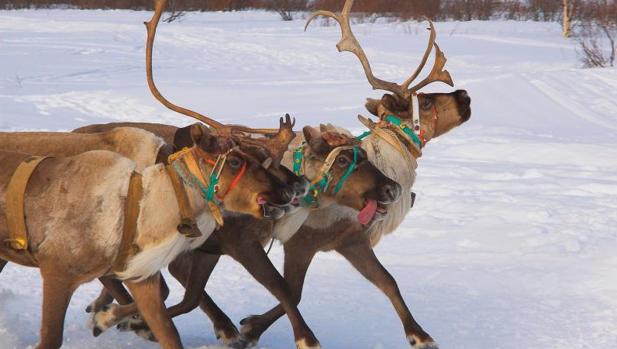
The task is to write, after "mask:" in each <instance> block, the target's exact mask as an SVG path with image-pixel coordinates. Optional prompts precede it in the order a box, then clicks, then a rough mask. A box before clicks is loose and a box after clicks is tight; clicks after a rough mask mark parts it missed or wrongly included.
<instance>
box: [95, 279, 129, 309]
mask: <svg viewBox="0 0 617 349" xmlns="http://www.w3.org/2000/svg"><path fill="white" fill-rule="evenodd" d="M99 281H100V282H101V284H103V288H102V289H101V293H100V294H99V296H98V297H97V299H95V300H94V301H93V302H92V303H90V305H88V307H87V308H86V313H97V312H99V311H103V310H107V309H106V308H107V307H108V306H109V305H110V304H111V303H113V301H114V299H115V300H117V301H118V303H119V304H130V303H133V298H131V295H130V294H129V293H128V291H127V290H126V289H125V288H124V286H123V285H122V281H120V280H118V279H116V278H114V277H111V276H103V277H101V278H99Z"/></svg>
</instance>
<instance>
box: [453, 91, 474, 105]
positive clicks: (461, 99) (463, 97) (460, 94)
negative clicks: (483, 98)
mask: <svg viewBox="0 0 617 349" xmlns="http://www.w3.org/2000/svg"><path fill="white" fill-rule="evenodd" d="M454 97H455V98H456V101H457V102H458V104H459V105H460V106H466V107H468V106H469V105H470V104H471V98H470V97H469V94H468V93H467V91H465V90H458V91H456V92H454Z"/></svg>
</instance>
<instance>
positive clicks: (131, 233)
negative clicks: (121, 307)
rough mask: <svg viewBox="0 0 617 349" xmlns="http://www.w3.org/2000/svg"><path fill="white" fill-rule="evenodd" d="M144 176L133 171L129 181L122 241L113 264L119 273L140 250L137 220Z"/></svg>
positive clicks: (115, 270) (113, 268) (113, 267)
mask: <svg viewBox="0 0 617 349" xmlns="http://www.w3.org/2000/svg"><path fill="white" fill-rule="evenodd" d="M143 191H144V189H143V178H142V175H141V174H139V173H137V172H133V174H132V175H131V180H130V182H129V191H128V194H127V196H126V203H125V204H124V226H123V228H122V240H121V241H120V252H118V256H117V257H116V260H115V261H114V264H113V265H112V269H111V270H113V271H114V272H116V273H118V272H121V271H124V270H125V269H126V264H127V261H128V259H129V257H130V256H133V255H135V254H136V253H137V252H138V247H137V246H136V245H135V238H136V237H137V220H138V219H139V211H140V207H139V204H140V202H141V199H142V197H143Z"/></svg>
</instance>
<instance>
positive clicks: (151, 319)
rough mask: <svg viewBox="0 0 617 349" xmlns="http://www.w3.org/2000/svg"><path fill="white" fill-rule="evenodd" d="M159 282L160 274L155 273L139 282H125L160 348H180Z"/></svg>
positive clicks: (180, 344) (178, 337) (178, 338)
mask: <svg viewBox="0 0 617 349" xmlns="http://www.w3.org/2000/svg"><path fill="white" fill-rule="evenodd" d="M160 280H161V274H160V273H157V274H156V275H154V276H151V277H150V278H148V279H146V280H144V281H141V282H133V281H126V285H127V287H128V288H129V290H130V291H131V294H132V295H133V298H134V299H135V303H136V304H137V307H138V308H139V312H140V313H141V315H142V316H143V318H144V319H145V320H146V322H147V323H148V326H149V327H150V328H151V329H152V332H153V333H154V335H155V336H156V339H157V340H158V342H159V343H160V345H161V347H162V348H164V349H176V348H182V343H181V342H180V336H179V334H178V330H177V329H176V326H174V324H173V322H172V321H171V319H170V318H169V316H167V308H165V304H164V303H163V297H162V294H161V293H162V292H161V281H160Z"/></svg>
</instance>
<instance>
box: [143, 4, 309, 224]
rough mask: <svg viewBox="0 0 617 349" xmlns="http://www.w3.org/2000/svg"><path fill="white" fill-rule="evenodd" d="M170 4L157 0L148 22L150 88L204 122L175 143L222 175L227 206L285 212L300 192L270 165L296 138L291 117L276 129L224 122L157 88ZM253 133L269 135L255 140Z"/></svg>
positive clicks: (272, 213) (268, 213)
mask: <svg viewBox="0 0 617 349" xmlns="http://www.w3.org/2000/svg"><path fill="white" fill-rule="evenodd" d="M166 5H167V1H166V0H155V13H154V15H153V17H152V20H151V21H150V22H147V23H145V24H146V28H147V30H148V38H147V45H146V73H147V79H148V87H149V88H150V91H151V92H152V94H153V95H154V97H155V98H156V99H157V100H158V101H159V102H161V103H162V104H163V105H165V106H166V107H167V108H169V109H171V110H173V111H176V112H178V113H180V114H183V115H186V116H189V117H191V118H194V119H197V120H199V121H201V122H202V123H203V124H196V125H192V126H190V127H189V128H185V129H181V130H179V131H178V133H177V134H176V137H175V141H176V146H180V148H182V147H192V148H191V151H193V152H195V154H196V155H197V157H198V158H199V159H200V162H201V164H200V165H201V168H202V170H203V171H202V172H203V173H217V174H218V187H219V190H218V192H217V196H218V197H219V199H220V201H222V203H223V205H224V207H225V208H226V209H227V210H229V211H234V212H240V213H247V214H251V215H253V216H255V217H257V218H263V217H264V216H268V217H273V218H280V217H281V216H282V215H283V214H284V212H285V211H284V208H285V207H286V206H289V205H290V204H291V201H292V200H293V198H294V197H295V192H296V191H295V189H294V187H292V186H290V185H288V184H287V183H285V182H283V181H281V179H279V178H278V177H277V176H276V175H275V174H274V173H273V172H272V171H270V170H269V169H270V168H273V169H277V170H276V171H278V168H279V163H280V159H281V158H282V156H283V154H284V152H285V151H286V150H287V147H288V145H289V143H290V142H291V141H292V140H293V138H294V137H295V134H294V133H293V130H292V128H293V124H294V123H293V122H292V121H291V118H290V117H289V116H287V117H286V119H285V120H283V119H281V122H280V129H279V130H274V131H273V130H260V129H251V128H248V127H244V126H237V125H224V124H222V123H220V122H218V121H215V120H213V119H211V118H209V117H207V116H204V115H202V114H199V113H197V112H195V111H192V110H189V109H186V108H183V107H180V106H178V105H175V104H173V103H172V102H170V101H169V100H167V99H166V98H165V97H164V96H163V95H162V94H161V93H160V91H159V90H158V88H157V87H156V84H155V82H154V78H153V72H152V51H153V48H154V39H155V36H156V29H157V26H158V23H159V21H160V19H161V15H162V13H163V10H164V9H165V6H166ZM204 124H205V125H209V126H210V128H208V127H206V126H205V125H204ZM253 134H259V135H264V134H265V135H268V136H267V137H264V139H263V140H256V139H253V137H252V135H253ZM287 180H289V179H288V178H287ZM298 181H299V180H298ZM204 182H205V181H204Z"/></svg>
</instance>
